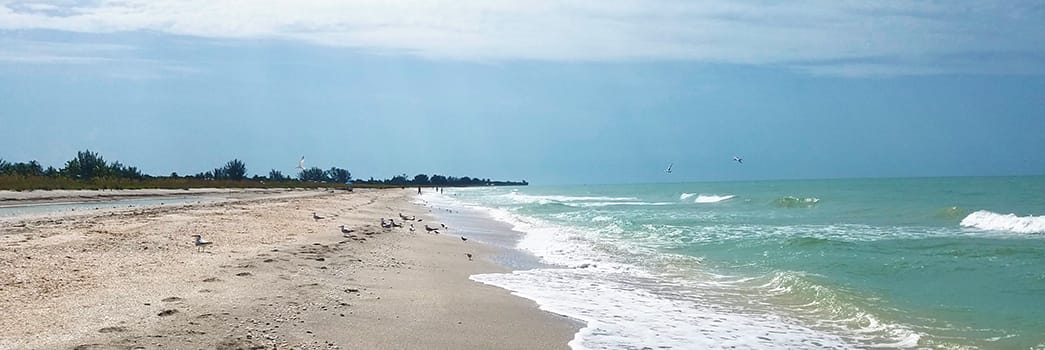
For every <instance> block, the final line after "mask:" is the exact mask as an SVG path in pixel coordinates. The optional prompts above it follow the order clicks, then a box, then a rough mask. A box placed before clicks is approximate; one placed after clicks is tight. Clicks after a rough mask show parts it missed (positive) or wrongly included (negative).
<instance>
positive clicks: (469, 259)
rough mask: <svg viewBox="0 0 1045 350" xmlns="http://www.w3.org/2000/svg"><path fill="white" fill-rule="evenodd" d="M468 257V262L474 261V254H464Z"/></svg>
mask: <svg viewBox="0 0 1045 350" xmlns="http://www.w3.org/2000/svg"><path fill="white" fill-rule="evenodd" d="M464 255H465V256H467V257H468V261H472V253H464Z"/></svg>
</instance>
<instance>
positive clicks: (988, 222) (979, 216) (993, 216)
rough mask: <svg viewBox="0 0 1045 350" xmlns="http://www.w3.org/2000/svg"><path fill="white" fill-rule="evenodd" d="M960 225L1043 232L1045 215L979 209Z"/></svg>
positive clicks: (994, 229) (984, 228) (986, 228)
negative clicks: (999, 212) (1026, 214)
mask: <svg viewBox="0 0 1045 350" xmlns="http://www.w3.org/2000/svg"><path fill="white" fill-rule="evenodd" d="M961 226H962V227H971V228H978V229H982V230H989V231H1009V232H1016V233H1045V216H1033V215H1029V216H1016V214H1004V215H1003V214H998V213H994V212H990V211H986V210H980V211H977V212H974V213H972V214H969V216H966V217H965V218H964V219H962V222H961Z"/></svg>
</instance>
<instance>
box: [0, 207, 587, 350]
mask: <svg viewBox="0 0 1045 350" xmlns="http://www.w3.org/2000/svg"><path fill="white" fill-rule="evenodd" d="M41 193H42V192H41ZM90 195H92V194H83V193H76V194H72V195H65V196H63V195H54V194H53V193H52V196H50V197H47V196H43V197H47V198H46V199H41V198H39V196H42V195H40V194H37V195H27V194H22V195H21V196H24V197H26V198H19V199H13V200H6V199H5V201H4V203H5V204H11V203H20V202H21V201H67V200H75V199H77V198H82V197H83V196H90ZM94 195H95V196H102V195H98V194H94ZM178 195H182V194H178ZM227 195H228V199H226V200H222V201H217V202H205V203H195V204H193V203H189V204H178V205H164V206H149V207H136V208H116V209H109V210H104V209H103V210H96V211H87V212H79V213H61V214H56V215H47V216H39V215H37V216H32V217H28V218H13V219H4V220H0V268H2V270H3V271H4V273H3V274H0V348H2V349H157V348H163V349H271V348H279V349H283V348H296V349H422V348H423V349H565V348H568V346H567V343H568V342H569V341H570V340H571V339H572V338H573V336H574V333H575V332H576V331H577V329H578V328H579V326H580V324H578V323H577V322H576V321H574V320H571V319H568V318H565V317H562V316H560V315H555V314H551V313H548V312H544V311H541V310H539V309H538V308H537V307H536V305H535V304H534V303H533V302H531V301H529V300H526V299H522V298H518V297H514V296H512V295H510V294H509V293H508V291H506V290H502V289H499V288H495V287H492V286H487V285H483V284H480V283H477V282H473V281H470V280H468V276H469V275H472V274H476V273H484V272H496V271H504V270H505V269H504V268H503V267H500V266H498V265H496V264H494V263H491V262H489V260H487V259H486V258H485V257H489V256H492V255H493V254H496V251H495V248H493V247H490V246H484V245H481V244H479V243H475V242H474V241H468V242H464V241H462V240H460V239H459V238H458V237H457V236H455V235H454V234H455V232H446V233H444V234H438V235H437V234H430V233H426V232H424V231H425V230H424V228H423V225H424V224H433V225H437V223H438V222H439V221H438V219H437V218H435V217H432V216H429V215H428V213H427V210H426V209H425V208H423V207H421V206H418V205H416V204H413V203H412V202H411V201H412V199H413V198H414V196H415V195H416V194H415V193H412V192H411V191H406V190H357V191H356V192H342V191H336V192H331V191H320V190H315V191H301V190H298V191H274V190H266V191H237V192H236V193H235V194H232V193H227ZM34 196H37V197H34ZM313 213H315V214H316V215H318V216H319V217H321V218H320V219H316V218H314V217H313ZM398 213H404V214H406V215H417V216H418V217H419V218H423V219H424V222H420V223H415V225H416V226H417V228H418V229H417V230H416V231H414V232H411V231H409V230H408V229H407V228H406V227H404V228H396V229H386V228H381V227H380V226H379V225H378V222H379V220H380V218H382V217H385V218H389V217H395V218H398ZM406 223H407V224H409V223H410V222H406ZM340 225H345V226H346V227H348V228H350V229H352V230H354V232H353V233H351V234H349V235H347V236H346V235H343V234H342V233H341V231H340V229H339V228H338V226H340ZM192 234H200V235H202V236H203V238H204V239H206V240H208V241H212V242H214V243H213V244H211V245H209V246H207V247H206V251H205V252H197V248H196V247H195V246H194V245H193V244H192V241H191V237H190V235H192ZM467 254H472V255H473V257H474V259H472V260H469V258H468V256H467Z"/></svg>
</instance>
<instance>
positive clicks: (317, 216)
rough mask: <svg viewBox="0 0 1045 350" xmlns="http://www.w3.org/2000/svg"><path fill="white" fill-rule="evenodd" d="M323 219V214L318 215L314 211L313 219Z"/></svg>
mask: <svg viewBox="0 0 1045 350" xmlns="http://www.w3.org/2000/svg"><path fill="white" fill-rule="evenodd" d="M322 219H323V217H322V216H319V215H316V212H312V220H316V221H319V220H322Z"/></svg>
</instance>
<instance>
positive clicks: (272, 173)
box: [269, 169, 290, 181]
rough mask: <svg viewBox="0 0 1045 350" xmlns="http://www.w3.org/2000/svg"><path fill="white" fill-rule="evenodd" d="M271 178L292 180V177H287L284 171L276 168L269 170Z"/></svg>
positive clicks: (273, 179)
mask: <svg viewBox="0 0 1045 350" xmlns="http://www.w3.org/2000/svg"><path fill="white" fill-rule="evenodd" d="M269 180H271V181H287V180H290V178H289V177H287V176H286V175H283V172H282V171H279V170H276V169H272V170H269Z"/></svg>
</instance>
